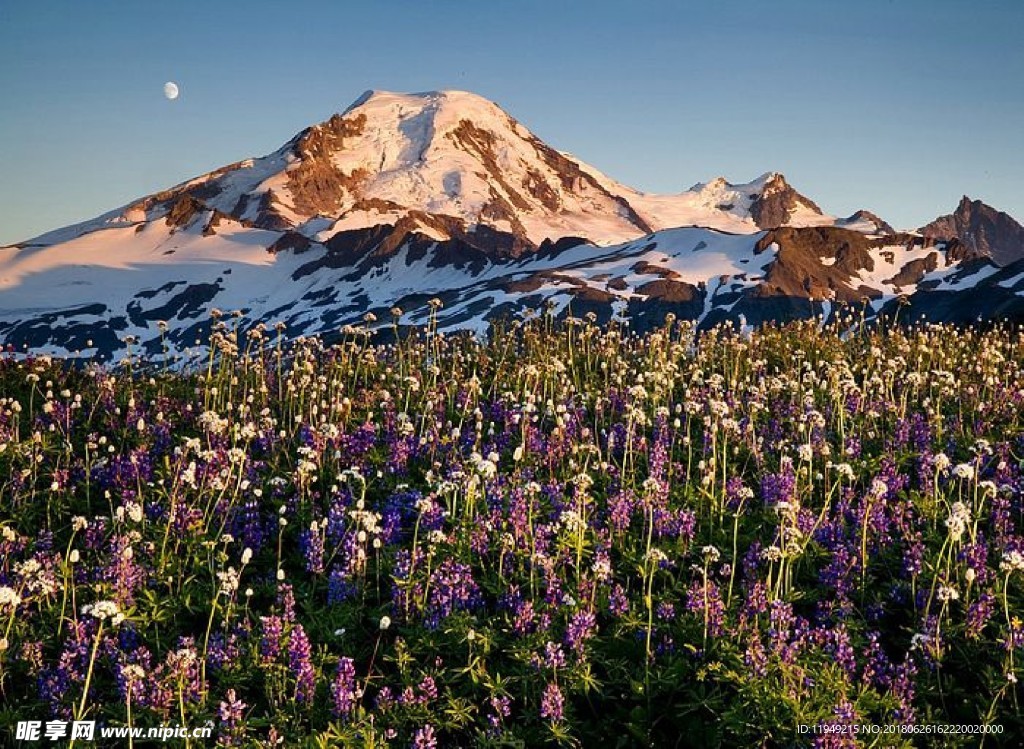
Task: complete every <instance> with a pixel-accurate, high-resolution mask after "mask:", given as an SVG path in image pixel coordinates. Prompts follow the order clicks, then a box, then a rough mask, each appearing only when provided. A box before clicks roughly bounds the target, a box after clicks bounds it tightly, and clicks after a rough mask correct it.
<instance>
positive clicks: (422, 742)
mask: <svg viewBox="0 0 1024 749" xmlns="http://www.w3.org/2000/svg"><path fill="white" fill-rule="evenodd" d="M412 747H413V749H437V737H436V736H434V727H433V726H432V725H430V724H429V723H427V724H426V725H425V726H423V728H420V729H419V730H417V731H416V733H415V734H413V737H412Z"/></svg>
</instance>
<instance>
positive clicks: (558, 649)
mask: <svg viewBox="0 0 1024 749" xmlns="http://www.w3.org/2000/svg"><path fill="white" fill-rule="evenodd" d="M544 665H545V666H547V667H548V668H565V652H564V651H563V650H562V646H561V644H560V643H557V642H551V641H548V642H547V643H546V644H545V645H544Z"/></svg>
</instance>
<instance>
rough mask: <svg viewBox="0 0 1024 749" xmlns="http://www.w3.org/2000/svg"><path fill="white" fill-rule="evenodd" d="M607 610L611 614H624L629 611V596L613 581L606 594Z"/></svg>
mask: <svg viewBox="0 0 1024 749" xmlns="http://www.w3.org/2000/svg"><path fill="white" fill-rule="evenodd" d="M608 611H609V612H610V613H611V614H612V616H625V615H626V614H628V613H629V597H628V596H627V595H626V591H625V589H624V588H623V587H622V586H621V585H619V584H618V583H615V585H613V586H612V589H611V592H610V593H609V594H608Z"/></svg>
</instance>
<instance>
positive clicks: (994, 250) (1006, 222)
mask: <svg viewBox="0 0 1024 749" xmlns="http://www.w3.org/2000/svg"><path fill="white" fill-rule="evenodd" d="M920 232H921V234H922V235H924V236H925V237H930V238H933V239H941V240H952V239H956V240H959V242H960V243H961V244H962V245H963V246H964V248H965V249H966V250H967V251H968V254H972V255H975V256H979V257H987V258H991V259H992V261H993V262H994V263H996V264H997V265H1010V264H1011V263H1014V262H1016V261H1018V260H1021V259H1024V226H1021V225H1020V224H1019V223H1017V222H1016V221H1015V220H1014V219H1013V218H1012V217H1010V216H1009V215H1008V214H1006V213H1003V212H1002V211H997V210H996V209H995V208H992V207H991V206H989V205H986V204H985V203H982V202H981V201H980V200H971V199H970V198H968V197H967V196H966V195H965V196H963V198H961V199H960V204H959V205H958V206H957V207H956V210H955V211H953V213H951V214H948V215H945V216H939V217H938V218H937V219H935V220H934V221H932V222H931V223H930V224H928V225H926V226H923V227H921V229H920Z"/></svg>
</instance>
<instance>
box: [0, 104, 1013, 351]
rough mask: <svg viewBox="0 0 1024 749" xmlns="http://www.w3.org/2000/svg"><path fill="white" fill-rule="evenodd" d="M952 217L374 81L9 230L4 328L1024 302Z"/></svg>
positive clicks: (104, 338) (79, 342)
mask: <svg viewBox="0 0 1024 749" xmlns="http://www.w3.org/2000/svg"><path fill="white" fill-rule="evenodd" d="M982 205H983V204H982ZM984 208H985V209H987V210H988V211H991V210H992V209H988V208H987V206H984ZM973 211H974V213H973V215H981V214H984V213H985V212H984V211H982V210H981V208H978V207H975V208H974V209H973ZM985 215H987V214H985ZM1000 215H1001V216H1002V215H1005V214H1000ZM1007 218H1009V217H1007ZM1011 221H1012V219H1011ZM965 225H969V226H971V227H973V226H974V225H973V224H971V222H970V221H968V222H967V223H966V224H965ZM950 226H952V234H951V233H950V232H948V231H946V232H945V233H944V234H943V235H941V236H939V235H936V234H931V235H928V233H927V232H925V236H922V235H921V234H898V233H896V232H894V230H893V229H892V227H891V226H889V225H888V224H887V223H886V222H885V221H883V220H882V219H880V218H879V217H878V216H875V215H874V214H872V213H869V212H867V211H858V212H857V213H855V214H853V215H852V216H850V217H849V218H845V219H837V218H835V217H834V216H831V215H828V214H825V213H824V212H823V211H822V210H821V209H820V208H819V207H818V206H817V205H816V204H815V203H814V202H813V201H812V200H810V199H809V198H807V197H805V196H803V195H801V194H800V193H798V192H797V191H796V190H795V189H794V188H793V187H792V186H790V185H789V184H788V183H787V182H786V180H785V178H784V177H783V176H782V175H781V174H778V173H769V174H766V175H764V176H762V177H759V178H758V179H755V180H753V181H751V182H748V183H741V184H731V183H729V182H727V181H726V180H725V179H724V178H718V179H714V180H712V181H710V182H706V183H698V184H696V185H694V186H693V187H692V188H690V189H689V190H686V191H683V192H681V193H678V194H675V195H650V194H645V193H642V192H639V191H637V190H634V189H632V188H629V187H627V186H625V185H622V184H620V183H618V182H616V181H615V180H613V179H611V178H610V177H608V176H606V175H603V174H602V173H600V172H599V171H597V170H596V169H594V168H593V167H591V166H589V165H587V164H584V163H583V162H581V161H579V160H577V159H575V158H574V157H572V156H571V155H569V154H567V153H564V152H560V151H557V150H555V149H553V148H551V147H550V146H548V145H546V144H545V143H543V142H542V141H541V140H540V139H538V138H537V137H536V136H534V135H533V134H532V133H531V132H530V131H529V130H527V129H526V127H524V126H523V125H522V124H520V123H518V122H517V121H516V120H514V119H513V118H512V117H510V116H509V115H507V114H506V113H505V112H504V111H502V110H501V109H500V108H499V107H498V106H497V105H495V104H493V103H492V102H489V101H487V100H486V99H483V98H481V97H479V96H476V95H473V94H469V93H465V92H451V91H448V92H433V93H425V94H394V93H385V92H370V93H367V94H365V95H363V96H362V97H360V98H359V99H358V100H357V101H356V102H355V103H354V104H353V105H352V106H350V107H349V108H348V109H347V110H345V111H344V112H343V113H341V114H337V115H334V116H333V117H331V118H330V119H328V120H327V121H325V122H323V123H321V124H319V125H315V126H313V127H311V128H308V129H306V130H304V131H302V132H301V133H299V134H298V135H296V136H295V137H294V138H292V139H291V140H289V141H288V142H287V143H285V144H284V145H283V146H282V147H281V148H279V149H278V150H277V151H275V152H274V153H272V154H270V155H268V156H264V157H262V158H258V159H250V160H247V161H242V162H238V163H235V164H231V165H228V166H226V167H222V168H220V169H217V170H215V171H213V172H210V173H208V174H205V175H202V176H200V177H197V178H195V179H192V180H190V181H188V182H185V183H183V184H180V185H177V186H175V187H172V188H170V189H168V190H165V191H162V192H159V193H156V194H154V195H150V196H147V197H144V198H141V199H139V200H136V201H134V202H133V203H131V204H129V205H127V206H124V207H122V208H119V209H117V210H115V211H111V212H110V213H107V214H104V215H103V216H100V217H98V218H96V219H94V220H92V221H87V222H84V223H82V224H77V225H75V226H71V227H66V228H64V229H58V230H56V231H54V232H50V233H47V234H44V235H42V236H40V237H37V238H35V239H33V240H30V241H27V242H24V243H21V244H19V245H16V246H13V247H9V248H0V341H2V342H4V343H6V344H8V345H13V346H15V347H17V348H19V349H20V348H21V347H22V346H25V345H28V346H30V347H33V348H37V349H44V350H50V351H53V352H57V353H67V352H75V351H82V352H86V353H87V354H89V355H92V354H112V353H114V352H116V351H118V350H119V349H121V348H122V347H123V340H124V338H125V337H127V336H133V337H135V338H137V339H138V340H139V341H141V342H142V343H143V345H144V346H146V347H147V348H148V349H149V350H150V351H153V352H157V351H159V349H160V346H161V345H162V342H164V341H166V342H167V343H168V344H169V345H171V347H172V348H174V349H176V350H179V351H180V350H184V349H187V348H189V347H192V346H195V345H196V341H205V339H206V335H207V334H208V332H209V330H210V315H209V313H210V310H211V309H213V308H220V309H222V310H235V309H237V310H241V312H242V316H243V319H242V320H241V321H240V324H242V325H246V324H255V323H256V322H261V321H262V322H266V323H270V322H275V321H278V320H281V321H283V322H285V323H286V324H287V325H288V330H289V331H290V332H291V333H292V334H296V335H297V334H308V333H322V334H327V335H330V334H331V333H336V332H337V330H338V328H339V327H340V326H342V325H344V324H346V323H356V322H359V321H360V320H361V319H362V316H363V315H364V313H366V312H368V311H372V312H375V313H377V314H378V316H381V315H385V316H386V315H387V311H388V310H389V309H390V308H391V306H392V305H398V306H399V307H402V308H403V309H405V310H406V311H407V314H406V315H405V316H404V317H403V323H406V324H420V323H422V322H423V319H424V318H423V315H424V314H425V310H423V303H424V302H425V301H426V300H427V299H429V298H431V297H434V296H437V297H439V298H441V299H442V300H443V301H444V302H445V307H444V308H443V309H442V311H441V312H440V313H439V321H440V323H441V324H442V325H443V326H446V327H450V328H459V327H468V328H472V329H475V330H477V331H480V332H483V331H484V330H486V326H487V321H488V319H490V318H492V317H493V316H496V315H508V316H516V315H518V314H521V313H522V312H523V310H525V309H526V308H534V307H539V306H542V305H544V304H545V303H548V304H553V305H554V308H555V310H556V311H558V312H559V313H562V314H566V313H569V312H571V313H572V314H583V313H584V312H594V313H595V314H596V315H597V316H598V317H599V318H600V319H608V318H610V317H611V316H613V315H616V316H619V317H626V318H629V319H630V321H631V323H632V324H633V325H634V326H639V327H643V326H645V325H648V324H653V323H659V322H660V321H661V320H662V319H663V318H664V314H665V313H666V312H670V311H671V312H674V313H675V314H676V315H677V316H678V317H689V318H692V319H695V320H699V321H700V322H701V324H703V325H710V324H712V323H714V322H717V321H720V320H723V319H726V318H733V319H737V320H739V319H743V320H746V321H748V322H751V323H756V322H760V321H763V320H767V319H786V318H792V317H807V316H810V315H814V314H825V315H826V316H828V315H829V314H831V313H833V312H834V310H836V309H838V307H839V306H840V305H843V304H855V305H866V306H865V307H864V308H865V310H866V311H867V312H868V313H869V314H877V313H880V312H883V311H884V310H886V309H892V307H893V305H895V304H896V300H897V298H898V297H899V296H901V295H902V296H905V297H909V299H910V300H911V302H912V303H913V304H914V305H915V307H914V312H915V313H916V312H923V313H926V314H929V315H930V316H932V317H933V318H935V319H951V320H952V319H957V320H959V319H964V320H966V319H973V318H974V317H976V316H978V315H982V316H991V315H995V314H1000V315H1006V314H1009V315H1022V316H1024V272H1022V271H1024V267H1022V266H1024V263H1018V264H1013V265H1011V266H1009V267H1006V268H1000V267H999V264H997V263H998V262H999V261H1000V260H1003V259H1006V258H1008V257H1011V256H1010V255H1007V254H1006V252H1005V251H1003V250H1002V249H1001V250H1000V254H999V255H998V257H996V253H994V252H992V253H985V252H976V251H970V250H969V249H967V245H966V244H965V242H964V241H963V239H962V238H961V237H960V236H959V235H958V234H957V231H959V228H958V227H959V225H958V224H956V222H952V223H950ZM1000 226H1003V224H1002V223H1000ZM973 230H974V229H972V231H973ZM936 236H938V238H937V239H936V238H934V237H936ZM986 236H987V235H986ZM990 244H991V241H990ZM999 246H1000V247H1001V248H1002V247H1003V245H999ZM988 255H991V257H988ZM1011 259H1012V257H1011ZM993 260H996V262H993ZM160 321H165V322H166V323H167V332H166V334H165V335H162V334H161V333H160V331H159V330H158V322H160Z"/></svg>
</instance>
